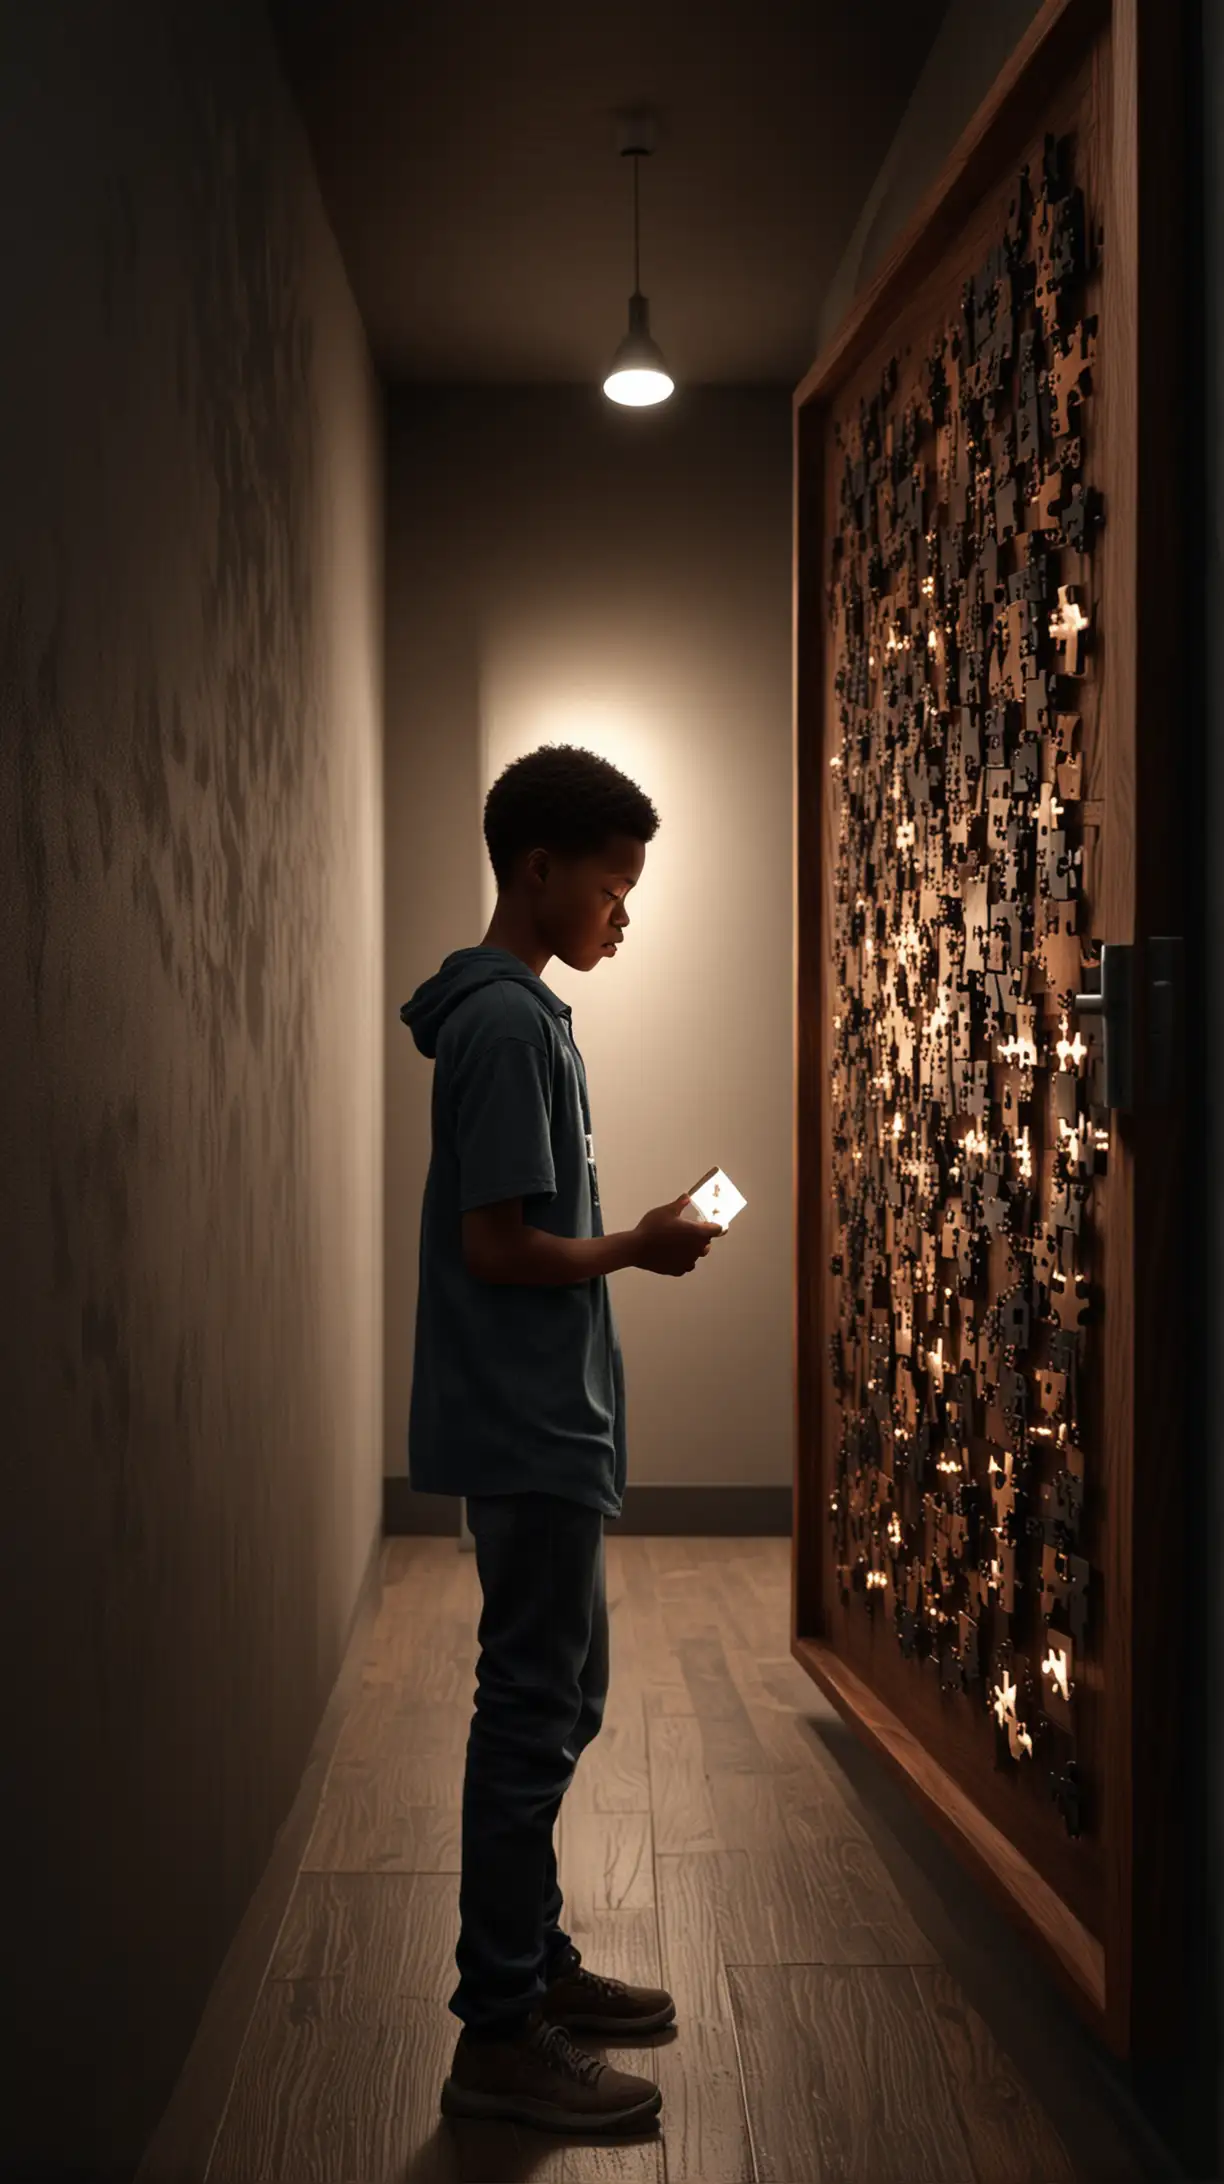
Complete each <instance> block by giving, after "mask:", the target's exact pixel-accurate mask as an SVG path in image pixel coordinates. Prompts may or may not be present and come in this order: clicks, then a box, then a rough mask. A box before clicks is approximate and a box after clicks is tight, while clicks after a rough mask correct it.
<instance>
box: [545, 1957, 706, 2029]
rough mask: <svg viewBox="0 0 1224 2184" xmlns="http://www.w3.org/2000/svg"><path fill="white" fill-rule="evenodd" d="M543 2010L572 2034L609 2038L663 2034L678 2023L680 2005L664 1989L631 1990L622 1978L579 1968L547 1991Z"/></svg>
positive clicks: (636, 1988) (565, 1975)
mask: <svg viewBox="0 0 1224 2184" xmlns="http://www.w3.org/2000/svg"><path fill="white" fill-rule="evenodd" d="M540 2008H541V2010H542V2012H543V2014H544V2016H545V2018H546V2019H547V2020H548V2022H549V2024H550V2025H564V2026H565V2027H566V2028H567V2030H569V2031H570V2032H602V2033H606V2034H607V2035H608V2037H609V2038H611V2037H612V2036H613V2035H614V2034H619V2033H626V2032H662V2030H663V2027H664V2026H665V2025H670V2024H672V2023H673V2022H674V2020H675V2015H676V2005H675V2003H674V2002H673V2001H672V1998H671V1996H670V1995H669V1994H668V1992H667V1990H666V1988H664V1987H627V1986H626V1985H625V1983H624V1981H623V1980H620V1979H602V1978H600V1976H599V1975H598V1973H596V1972H588V1971H587V1969H586V1967H585V1965H582V1964H580V1965H578V1967H577V1969H576V1970H575V1971H572V1972H564V1973H563V1974H562V1976H561V1977H560V1979H554V1981H553V1983H552V1985H551V1986H550V1987H546V1988H545V1990H544V2000H543V2002H542V2003H541V2004H540Z"/></svg>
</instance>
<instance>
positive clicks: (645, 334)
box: [603, 116, 675, 409]
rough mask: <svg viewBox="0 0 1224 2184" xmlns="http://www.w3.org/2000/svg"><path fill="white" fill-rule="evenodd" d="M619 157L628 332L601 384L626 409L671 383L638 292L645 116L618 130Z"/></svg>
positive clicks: (647, 134) (648, 147) (662, 394)
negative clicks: (629, 228)
mask: <svg viewBox="0 0 1224 2184" xmlns="http://www.w3.org/2000/svg"><path fill="white" fill-rule="evenodd" d="M620 148H621V157H622V158H623V159H632V161H633V294H632V295H631V296H630V298H629V331H628V333H627V334H626V335H625V338H624V340H623V341H622V342H621V345H620V347H619V348H618V350H617V352H616V355H615V356H614V357H613V359H612V364H611V368H610V370H609V372H608V376H607V378H606V379H605V380H604V383H603V391H604V393H605V394H606V395H607V397H608V399H609V401H610V402H619V403H621V404H622V405H623V406H624V407H625V408H626V409H646V408H648V407H649V406H650V405H651V404H652V403H654V402H666V400H667V397H668V395H669V394H672V393H673V392H674V391H675V382H674V380H673V379H672V378H671V377H670V376H669V373H668V370H667V366H666V365H665V364H664V362H663V351H662V350H661V349H660V347H659V344H658V342H657V341H654V340H652V338H651V332H650V305H649V303H648V301H647V299H646V297H645V296H644V295H643V294H642V288H641V279H640V274H639V268H638V161H639V160H640V159H648V158H649V157H650V154H651V152H652V151H653V150H654V131H653V128H652V127H651V126H650V123H649V121H648V120H647V118H646V117H645V116H639V117H635V118H633V119H631V120H630V121H629V122H627V123H626V124H625V125H624V126H623V127H622V131H621V146H620Z"/></svg>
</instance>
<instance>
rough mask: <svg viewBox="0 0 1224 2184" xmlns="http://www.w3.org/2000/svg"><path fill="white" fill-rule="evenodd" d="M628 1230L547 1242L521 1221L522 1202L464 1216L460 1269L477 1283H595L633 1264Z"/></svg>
mask: <svg viewBox="0 0 1224 2184" xmlns="http://www.w3.org/2000/svg"><path fill="white" fill-rule="evenodd" d="M638 1243H639V1239H638V1238H637V1236H636V1235H635V1234H634V1232H633V1230H632V1229H623V1230H622V1231H621V1232H620V1233H619V1234H618V1235H616V1236H551V1235H550V1234H549V1233H548V1231H547V1230H546V1229H538V1228H533V1227H532V1226H531V1223H530V1222H529V1221H524V1219H523V1201H522V1199H521V1198H508V1199H505V1200H503V1202H502V1203H501V1204H500V1205H496V1206H477V1207H476V1208H475V1209H474V1210H473V1211H472V1212H470V1213H465V1214H464V1216H463V1263H464V1265H465V1266H466V1268H467V1270H468V1273H469V1274H471V1275H472V1276H473V1277H474V1279H475V1280H476V1281H480V1282H493V1283H514V1284H520V1283H522V1284H526V1285H527V1286H529V1287H533V1288H535V1287H540V1288H543V1287H556V1288H560V1287H561V1286H562V1285H563V1284H566V1283H571V1282H590V1281H594V1280H595V1279H596V1277H597V1276H598V1275H600V1274H615V1273H618V1272H619V1270H620V1269H621V1267H626V1266H634V1265H636V1263H637V1251H638Z"/></svg>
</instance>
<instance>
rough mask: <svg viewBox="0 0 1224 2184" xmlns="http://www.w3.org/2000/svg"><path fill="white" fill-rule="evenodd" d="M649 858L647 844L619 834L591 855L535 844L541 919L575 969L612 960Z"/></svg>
mask: <svg viewBox="0 0 1224 2184" xmlns="http://www.w3.org/2000/svg"><path fill="white" fill-rule="evenodd" d="M645 862H646V844H645V843H644V842H637V841H635V840H634V839H633V837H632V835H627V834H613V835H611V836H610V837H609V839H608V841H607V842H606V843H605V845H604V847H603V848H602V849H600V850H596V851H595V853H594V855H593V856H589V857H559V856H557V855H556V854H555V853H554V852H550V851H548V850H542V849H534V850H532V852H531V855H530V857H529V858H528V860H527V880H528V885H529V887H530V889H531V895H532V903H533V908H534V911H535V917H536V924H537V927H538V930H539V933H540V937H541V939H542V940H543V941H544V943H545V945H546V946H547V947H548V949H549V950H550V952H551V953H552V954H553V955H555V956H559V957H560V959H561V961H562V963H568V964H569V966H570V969H571V970H574V971H593V970H594V968H595V965H596V964H597V963H599V962H601V961H602V962H610V961H611V960H612V957H613V956H614V955H615V953H616V947H617V944H618V943H619V941H620V939H621V937H622V935H623V933H624V930H625V927H626V926H627V925H628V923H629V911H628V907H627V897H628V894H629V890H630V888H632V887H636V885H637V882H638V880H639V879H640V877H641V873H642V867H643V865H644V864H645Z"/></svg>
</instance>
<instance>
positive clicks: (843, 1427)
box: [823, 132, 1110, 1916]
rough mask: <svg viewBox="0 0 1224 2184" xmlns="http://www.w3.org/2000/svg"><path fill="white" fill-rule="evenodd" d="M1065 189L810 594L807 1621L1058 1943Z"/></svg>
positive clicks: (1072, 239)
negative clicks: (817, 1299) (1019, 1821)
mask: <svg viewBox="0 0 1224 2184" xmlns="http://www.w3.org/2000/svg"><path fill="white" fill-rule="evenodd" d="M1089 169H1090V161H1089V160H1088V159H1087V158H1086V157H1085V156H1082V147H1081V144H1080V143H1079V141H1078V139H1077V134H1076V133H1075V132H1072V133H1069V134H1063V135H1061V136H1053V135H1051V136H1048V137H1046V139H1045V141H1044V145H1042V146H1040V147H1039V149H1038V150H1037V151H1036V153H1035V154H1034V155H1033V156H1031V157H1030V158H1029V159H1028V160H1027V162H1026V163H1025V164H1024V165H1023V167H1022V168H1021V169H1020V170H1019V171H1017V172H1016V173H1015V176H1014V181H1013V183H1012V184H1011V186H1010V188H1009V190H1008V191H1007V192H1005V193H1004V194H1003V195H1002V196H1001V197H1000V199H999V202H998V207H997V219H996V222H995V225H994V227H993V230H992V232H991V233H990V235H989V236H988V238H987V242H986V247H985V249H984V250H983V251H982V252H981V253H980V254H979V255H978V256H977V258H976V260H975V262H974V264H973V267H972V270H971V271H970V272H969V273H968V277H967V278H966V277H963V274H962V275H961V276H960V277H958V278H957V280H956V283H955V286H954V288H953V289H952V290H951V291H950V292H949V290H948V289H947V287H946V285H945V290H944V294H943V296H942V299H941V301H942V308H941V309H940V310H938V311H936V310H935V309H934V308H933V307H931V308H930V310H929V313H928V316H927V319H926V321H925V330H924V331H919V330H918V329H919V328H920V327H921V326H922V325H923V322H922V320H921V317H920V318H919V319H918V320H915V319H913V318H912V317H911V319H910V321H909V322H908V324H907V328H906V333H907V336H912V338H907V339H906V340H905V341H903V342H902V343H901V344H900V345H899V346H898V348H897V350H896V351H895V353H892V354H890V355H889V356H888V357H887V359H886V361H885V362H884V364H883V366H882V368H881V367H880V365H879V363H878V361H877V363H876V366H875V369H874V376H873V377H870V378H868V379H866V380H865V381H864V380H860V382H859V384H858V386H857V387H856V389H855V394H854V399H853V400H852V401H846V402H843V403H840V404H839V405H838V407H837V408H836V410H835V412H834V419H833V426H832V432H831V438H830V444H829V445H828V447H827V449H826V457H825V473H826V488H825V490H826V511H827V518H826V523H827V535H828V537H829V547H828V559H827V562H826V568H825V582H826V589H825V597H824V601H823V609H824V613H825V616H826V638H825V649H826V661H827V673H828V678H829V681H828V701H827V710H828V715H829V723H828V729H827V733H828V735H829V738H830V740H829V741H828V743H827V745H826V750H827V754H828V763H829V766H830V771H831V791H832V793H831V796H830V798H829V802H828V811H829V821H828V824H829V826H830V829H831V834H830V837H829V839H828V842H827V847H826V866H827V870H826V881H825V884H826V911H825V918H826V934H827V941H826V945H827V948H828V951H829V958H830V961H829V963H828V965H827V968H826V997H827V1000H828V1003H829V1006H830V1016H831V1030H830V1031H829V1033H828V1035H827V1036H828V1039H829V1046H828V1048H827V1050H826V1051H827V1057H828V1065H829V1095H828V1097H829V1128H830V1133H831V1176H830V1180H831V1189H832V1205H831V1207H830V1212H829V1220H828V1227H827V1233H828V1235H829V1237H830V1240H831V1243H832V1254H831V1259H830V1265H829V1275H830V1277H831V1287H830V1289H829V1291H828V1292H827V1294H828V1296H829V1298H830V1300H831V1305H830V1316H829V1323H828V1324H829V1325H830V1326H831V1328H832V1333H831V1334H830V1335H829V1347H828V1357H827V1360H826V1369H827V1372H828V1374H829V1375H830V1379H831V1387H832V1391H833V1394H834V1398H835V1402H834V1404H833V1406H832V1407H831V1418H832V1436H831V1440H827V1441H826V1486H827V1489H828V1495H827V1526H828V1539H827V1543H826V1545H827V1553H828V1555H829V1557H830V1560H831V1577H832V1585H831V1588H830V1592H829V1598H830V1600H831V1601H832V1602H833V1603H834V1604H835V1621H836V1623H837V1624H838V1625H839V1626H840V1630H841V1632H842V1634H843V1636H842V1637H839V1641H838V1642H839V1643H844V1644H845V1646H846V1649H847V1650H848V1651H849V1652H851V1653H852V1654H853V1655H854V1656H855V1657H856V1658H857V1659H858V1661H859V1662H860V1663H861V1664H864V1665H870V1666H873V1667H875V1668H877V1669H878V1667H879V1664H880V1657H881V1653H882V1651H883V1650H885V1649H886V1650H888V1651H890V1652H891V1653H892V1654H893V1656H894V1658H895V1659H898V1660H900V1661H901V1662H902V1663H903V1664H904V1678H908V1679H909V1682H906V1681H905V1680H904V1679H902V1680H900V1681H899V1680H898V1675H897V1672H896V1670H895V1669H894V1668H892V1667H891V1666H890V1668H889V1681H890V1685H891V1697H890V1703H892V1704H893V1705H895V1706H896V1707H897V1709H898V1711H904V1712H906V1713H907V1714H909V1715H910V1716H911V1718H913V1713H914V1704H915V1702H916V1701H917V1700H918V1698H919V1693H920V1690H921V1709H920V1711H922V1710H924V1712H925V1718H927V1719H928V1720H932V1721H933V1720H935V1718H936V1717H937V1716H938V1717H940V1718H941V1719H942V1720H944V1721H945V1722H946V1721H948V1716H949V1713H950V1712H951V1710H959V1711H960V1715H961V1717H962V1718H961V1719H960V1720H959V1721H954V1722H949V1723H948V1728H949V1737H950V1747H949V1749H950V1755H951V1764H953V1765H954V1767H955V1769H956V1771H958V1772H959V1773H960V1774H961V1776H962V1779H967V1778H968V1776H969V1774H970V1773H971V1772H972V1770H973V1769H974V1768H978V1769H980V1768H981V1766H982V1764H983V1762H985V1764H986V1765H987V1766H988V1767H989V1766H990V1765H991V1763H993V1768H994V1769H997V1770H998V1773H999V1776H1000V1777H1001V1778H1002V1779H997V1780H996V1781H995V1782H994V1784H993V1786H992V1788H991V1792H990V1797H989V1799H988V1800H986V1802H987V1803H988V1804H992V1805H993V1810H994V1813H995V1817H996V1818H1001V1817H1003V1816H1004V1813H1005V1811H1006V1807H1007V1805H1008V1804H1009V1803H1010V1804H1012V1805H1014V1807H1015V1809H1016V1811H1018V1812H1019V1811H1023V1813H1024V1815H1025V1827H1026V1830H1027V1834H1028V1837H1029V1846H1028V1847H1029V1850H1030V1854H1033V1853H1034V1852H1035V1850H1036V1849H1037V1848H1038V1847H1039V1846H1040V1845H1041V1844H1043V1843H1044V1842H1046V1841H1047V1839H1048V1838H1049V1836H1050V1832H1051V1830H1054V1831H1057V1833H1058V1834H1059V1835H1060V1836H1061V1838H1062V1842H1063V1845H1064V1848H1063V1850H1062V1851H1061V1852H1059V1851H1058V1850H1057V1849H1056V1848H1054V1849H1053V1850H1052V1853H1051V1855H1052V1857H1053V1859H1054V1862H1055V1864H1056V1866H1057V1869H1058V1870H1057V1874H1056V1876H1055V1877H1056V1878H1057V1879H1058V1882H1059V1885H1060V1886H1061V1887H1062V1888H1063V1889H1064V1891H1065V1892H1066V1893H1067V1894H1068V1895H1069V1896H1071V1897H1073V1898H1078V1899H1079V1902H1080V1906H1081V1912H1082V1915H1086V1916H1091V1914H1092V1910H1093V1906H1094V1901H1095V1895H1094V1890H1095V1882H1094V1880H1093V1878H1092V1865H1093V1861H1092V1851H1091V1844H1092V1841H1093V1838H1094V1836H1095V1834H1096V1830H1097V1826H1098V1819H1099V1795H1100V1780H1099V1776H1100V1768H1099V1765H1098V1764H1097V1755H1098V1753H1099V1743H1100V1740H1099V1733H1098V1728H1097V1724H1096V1721H1095V1718H1094V1702H1095V1700H1096V1699H1097V1697H1098V1696H1099V1686H1100V1660H1101V1653H1100V1647H1099V1629H1100V1615H1101V1605H1102V1577H1101V1572H1100V1569H1099V1568H1098V1567H1096V1566H1095V1560H1094V1557H1095V1555H1096V1552H1097V1532H1096V1529H1095V1527H1096V1518H1097V1509H1098V1501H1099V1489H1100V1478H1099V1461H1098V1447H1097V1444H1096V1441H1095V1440H1094V1433H1095V1430H1096V1422H1097V1414H1098V1409H1099V1404H1098V1399H1097V1394H1096V1390H1097V1388H1098V1385H1099V1372H1100V1339H1099V1338H1100V1324H1101V1305H1102V1296H1101V1290H1100V1282H1099V1266H1100V1259H1099V1247H1100V1240H1101V1237H1102V1234H1103V1230H1104V1223H1105V1220H1106V1218H1107V1208H1108V1160H1109V1140H1110V1110H1109V1108H1108V1107H1107V1106H1106V1105H1105V1086H1104V1081H1103V1068H1102V1063H1103V1057H1102V1052H1101V1042H1100V1040H1099V1037H1098V1035H1097V1031H1096V1024H1097V1021H1098V1020H1097V1019H1095V1018H1094V1016H1093V1015H1092V1013H1091V1011H1090V1008H1085V1007H1077V996H1082V995H1083V994H1084V993H1085V992H1086V991H1087V990H1088V989H1089V988H1090V987H1091V986H1092V985H1093V984H1095V983H1097V982H1099V950H1098V949H1097V947H1096V945H1095V943H1094V941H1093V937H1092V935H1093V926H1094V919H1093V896H1094V884H1095V871H1096V863H1097V850H1098V846H1099V840H1100V822H1101V817H1102V813H1103V808H1104V806H1103V801H1102V773H1101V769H1102V746H1103V735H1102V726H1103V724H1102V717H1101V705H1100V699H1101V690H1102V676H1101V660H1100V650H1099V647H1097V646H1096V645H1095V644H1094V638H1095V636H1096V633H1097V630H1098V627H1099V611H1100V599H1099V596H1098V593H1099V568H1100V556H1099V554H1098V553H1097V551H1096V548H1097V543H1098V539H1099V537H1100V535H1101V531H1102V526H1103V523H1104V521H1105V518H1106V515H1107V510H1106V509H1105V507H1104V504H1103V498H1102V495H1101V493H1100V492H1099V490H1098V488H1097V484H1096V482H1095V480H1096V479H1097V478H1098V477H1099V476H1100V471H1099V469H1098V468H1097V466H1096V463H1095V460H1094V458H1095V455H1096V451H1097V446H1098V435H1099V431H1100V429H1101V419H1100V417H1099V415H1098V409H1099V404H1098V401H1097V394H1096V389H1095V388H1094V360H1095V353H1096V344H1097V339H1098V306H1099V292H1100V281H1101V268H1102V264H1103V262H1104V258H1103V253H1104V251H1105V250H1106V249H1107V247H1108V244H1107V238H1106V237H1105V236H1104V234H1103V231H1102V226H1101V221H1100V217H1099V210H1100V208H1099V206H1094V202H1093V196H1092V191H1091V186H1090V180H1091V178H1090V173H1089ZM1086 174H1087V175H1088V184H1089V186H1088V187H1086V186H1085V178H1086ZM874 1680H875V1681H877V1683H878V1682H879V1677H878V1675H876V1676H875V1677H874ZM945 1756H947V1755H945ZM1039 1807H1040V1808H1041V1809H1040V1810H1038V1808H1039ZM1069 1839H1074V1842H1073V1844H1072V1845H1071V1847H1070V1848H1069V1847H1068V1844H1069ZM1077 1857H1078V1859H1079V1860H1080V1868H1079V1871H1078V1874H1077V1868H1076V1866H1075V1863H1074V1861H1075V1859H1076V1858H1077ZM1041 1862H1042V1863H1043V1864H1047V1863H1048V1860H1047V1859H1045V1858H1043V1859H1042V1860H1041ZM1081 1883H1082V1885H1080V1884H1081Z"/></svg>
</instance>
